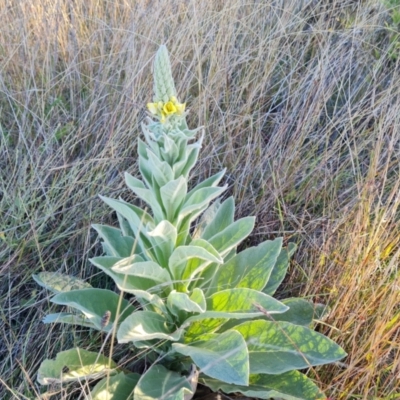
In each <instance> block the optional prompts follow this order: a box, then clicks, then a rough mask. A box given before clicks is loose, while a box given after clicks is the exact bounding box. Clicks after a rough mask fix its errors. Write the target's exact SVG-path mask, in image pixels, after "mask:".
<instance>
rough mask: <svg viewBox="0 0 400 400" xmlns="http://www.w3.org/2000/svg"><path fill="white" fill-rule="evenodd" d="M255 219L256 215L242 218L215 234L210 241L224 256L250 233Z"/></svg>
mask: <svg viewBox="0 0 400 400" xmlns="http://www.w3.org/2000/svg"><path fill="white" fill-rule="evenodd" d="M254 221H255V218H254V217H245V218H241V219H239V220H237V221H235V222H234V223H233V224H231V225H229V226H228V227H227V228H225V229H224V230H223V231H221V232H219V233H217V234H216V235H214V236H213V237H212V238H210V239H209V242H210V243H211V244H212V245H213V246H214V247H215V248H216V249H217V251H218V252H219V253H220V254H221V255H222V256H224V255H225V254H227V253H229V251H230V250H232V249H233V248H234V247H236V246H237V245H238V244H239V243H241V242H242V241H243V240H244V239H246V237H247V236H249V235H250V233H251V232H252V231H253V228H254Z"/></svg>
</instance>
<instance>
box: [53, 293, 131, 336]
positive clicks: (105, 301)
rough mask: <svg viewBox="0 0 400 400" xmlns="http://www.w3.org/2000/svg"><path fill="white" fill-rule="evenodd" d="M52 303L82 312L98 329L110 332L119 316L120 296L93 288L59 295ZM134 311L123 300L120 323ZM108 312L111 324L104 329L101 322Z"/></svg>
mask: <svg viewBox="0 0 400 400" xmlns="http://www.w3.org/2000/svg"><path fill="white" fill-rule="evenodd" d="M51 302H52V303H55V304H60V305H64V306H68V307H72V308H75V309H77V310H79V311H81V312H82V313H83V314H84V315H85V316H86V318H87V320H88V321H89V322H90V323H92V324H94V325H95V326H96V327H97V329H99V330H104V331H106V332H108V331H109V330H110V329H111V327H112V324H113V323H114V321H115V318H116V315H117V309H118V303H119V296H118V295H117V294H116V293H114V292H112V291H111V290H105V289H94V288H91V289H81V290H74V291H72V292H65V293H59V294H57V295H55V296H54V297H53V298H52V299H51ZM134 311H135V309H134V308H133V307H132V306H131V305H130V304H129V303H128V302H127V301H126V300H125V299H122V301H121V309H120V315H119V317H118V321H119V322H121V321H123V320H124V318H126V316H127V315H129V314H130V313H133V312H134ZM106 312H110V313H111V316H110V323H109V324H108V325H107V326H105V327H102V323H101V321H102V318H103V316H104V315H105V313H106Z"/></svg>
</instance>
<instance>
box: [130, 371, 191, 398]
mask: <svg viewBox="0 0 400 400" xmlns="http://www.w3.org/2000/svg"><path fill="white" fill-rule="evenodd" d="M192 393H193V390H192V387H191V385H190V382H189V380H188V379H187V378H186V377H185V376H182V375H180V374H178V373H177V372H174V371H170V370H168V369H166V368H165V367H163V366H162V365H152V366H151V367H150V368H149V369H148V370H147V371H146V372H145V373H144V374H143V375H142V377H141V378H140V380H139V382H138V384H137V385H136V387H135V391H134V399H135V400H184V396H185V395H187V394H192Z"/></svg>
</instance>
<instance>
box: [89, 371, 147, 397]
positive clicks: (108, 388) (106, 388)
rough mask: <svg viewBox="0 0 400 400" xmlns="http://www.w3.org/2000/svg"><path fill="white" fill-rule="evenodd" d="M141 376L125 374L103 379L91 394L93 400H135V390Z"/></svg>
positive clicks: (121, 373)
mask: <svg viewBox="0 0 400 400" xmlns="http://www.w3.org/2000/svg"><path fill="white" fill-rule="evenodd" d="M139 379H140V375H139V374H134V373H132V374H124V373H123V372H120V373H119V374H117V375H114V376H109V377H106V378H103V379H102V380H101V381H100V382H98V383H97V384H96V386H95V387H94V388H93V389H92V391H91V392H90V397H91V400H133V390H134V389H135V386H136V385H137V383H138V382H139Z"/></svg>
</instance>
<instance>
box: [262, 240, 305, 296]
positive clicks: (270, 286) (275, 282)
mask: <svg viewBox="0 0 400 400" xmlns="http://www.w3.org/2000/svg"><path fill="white" fill-rule="evenodd" d="M296 248H297V246H296V245H295V244H294V243H289V245H288V247H287V248H285V249H282V250H281V252H280V254H279V256H278V259H277V260H276V263H275V266H274V269H273V270H272V272H271V275H270V277H269V280H268V283H267V285H266V286H265V288H264V289H263V292H264V293H266V294H269V295H270V296H272V295H273V294H274V293H275V292H276V289H278V287H279V285H280V284H281V283H282V281H283V279H284V278H285V276H286V272H287V269H288V266H289V259H290V257H291V256H292V255H293V253H294V252H295V251H296Z"/></svg>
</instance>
